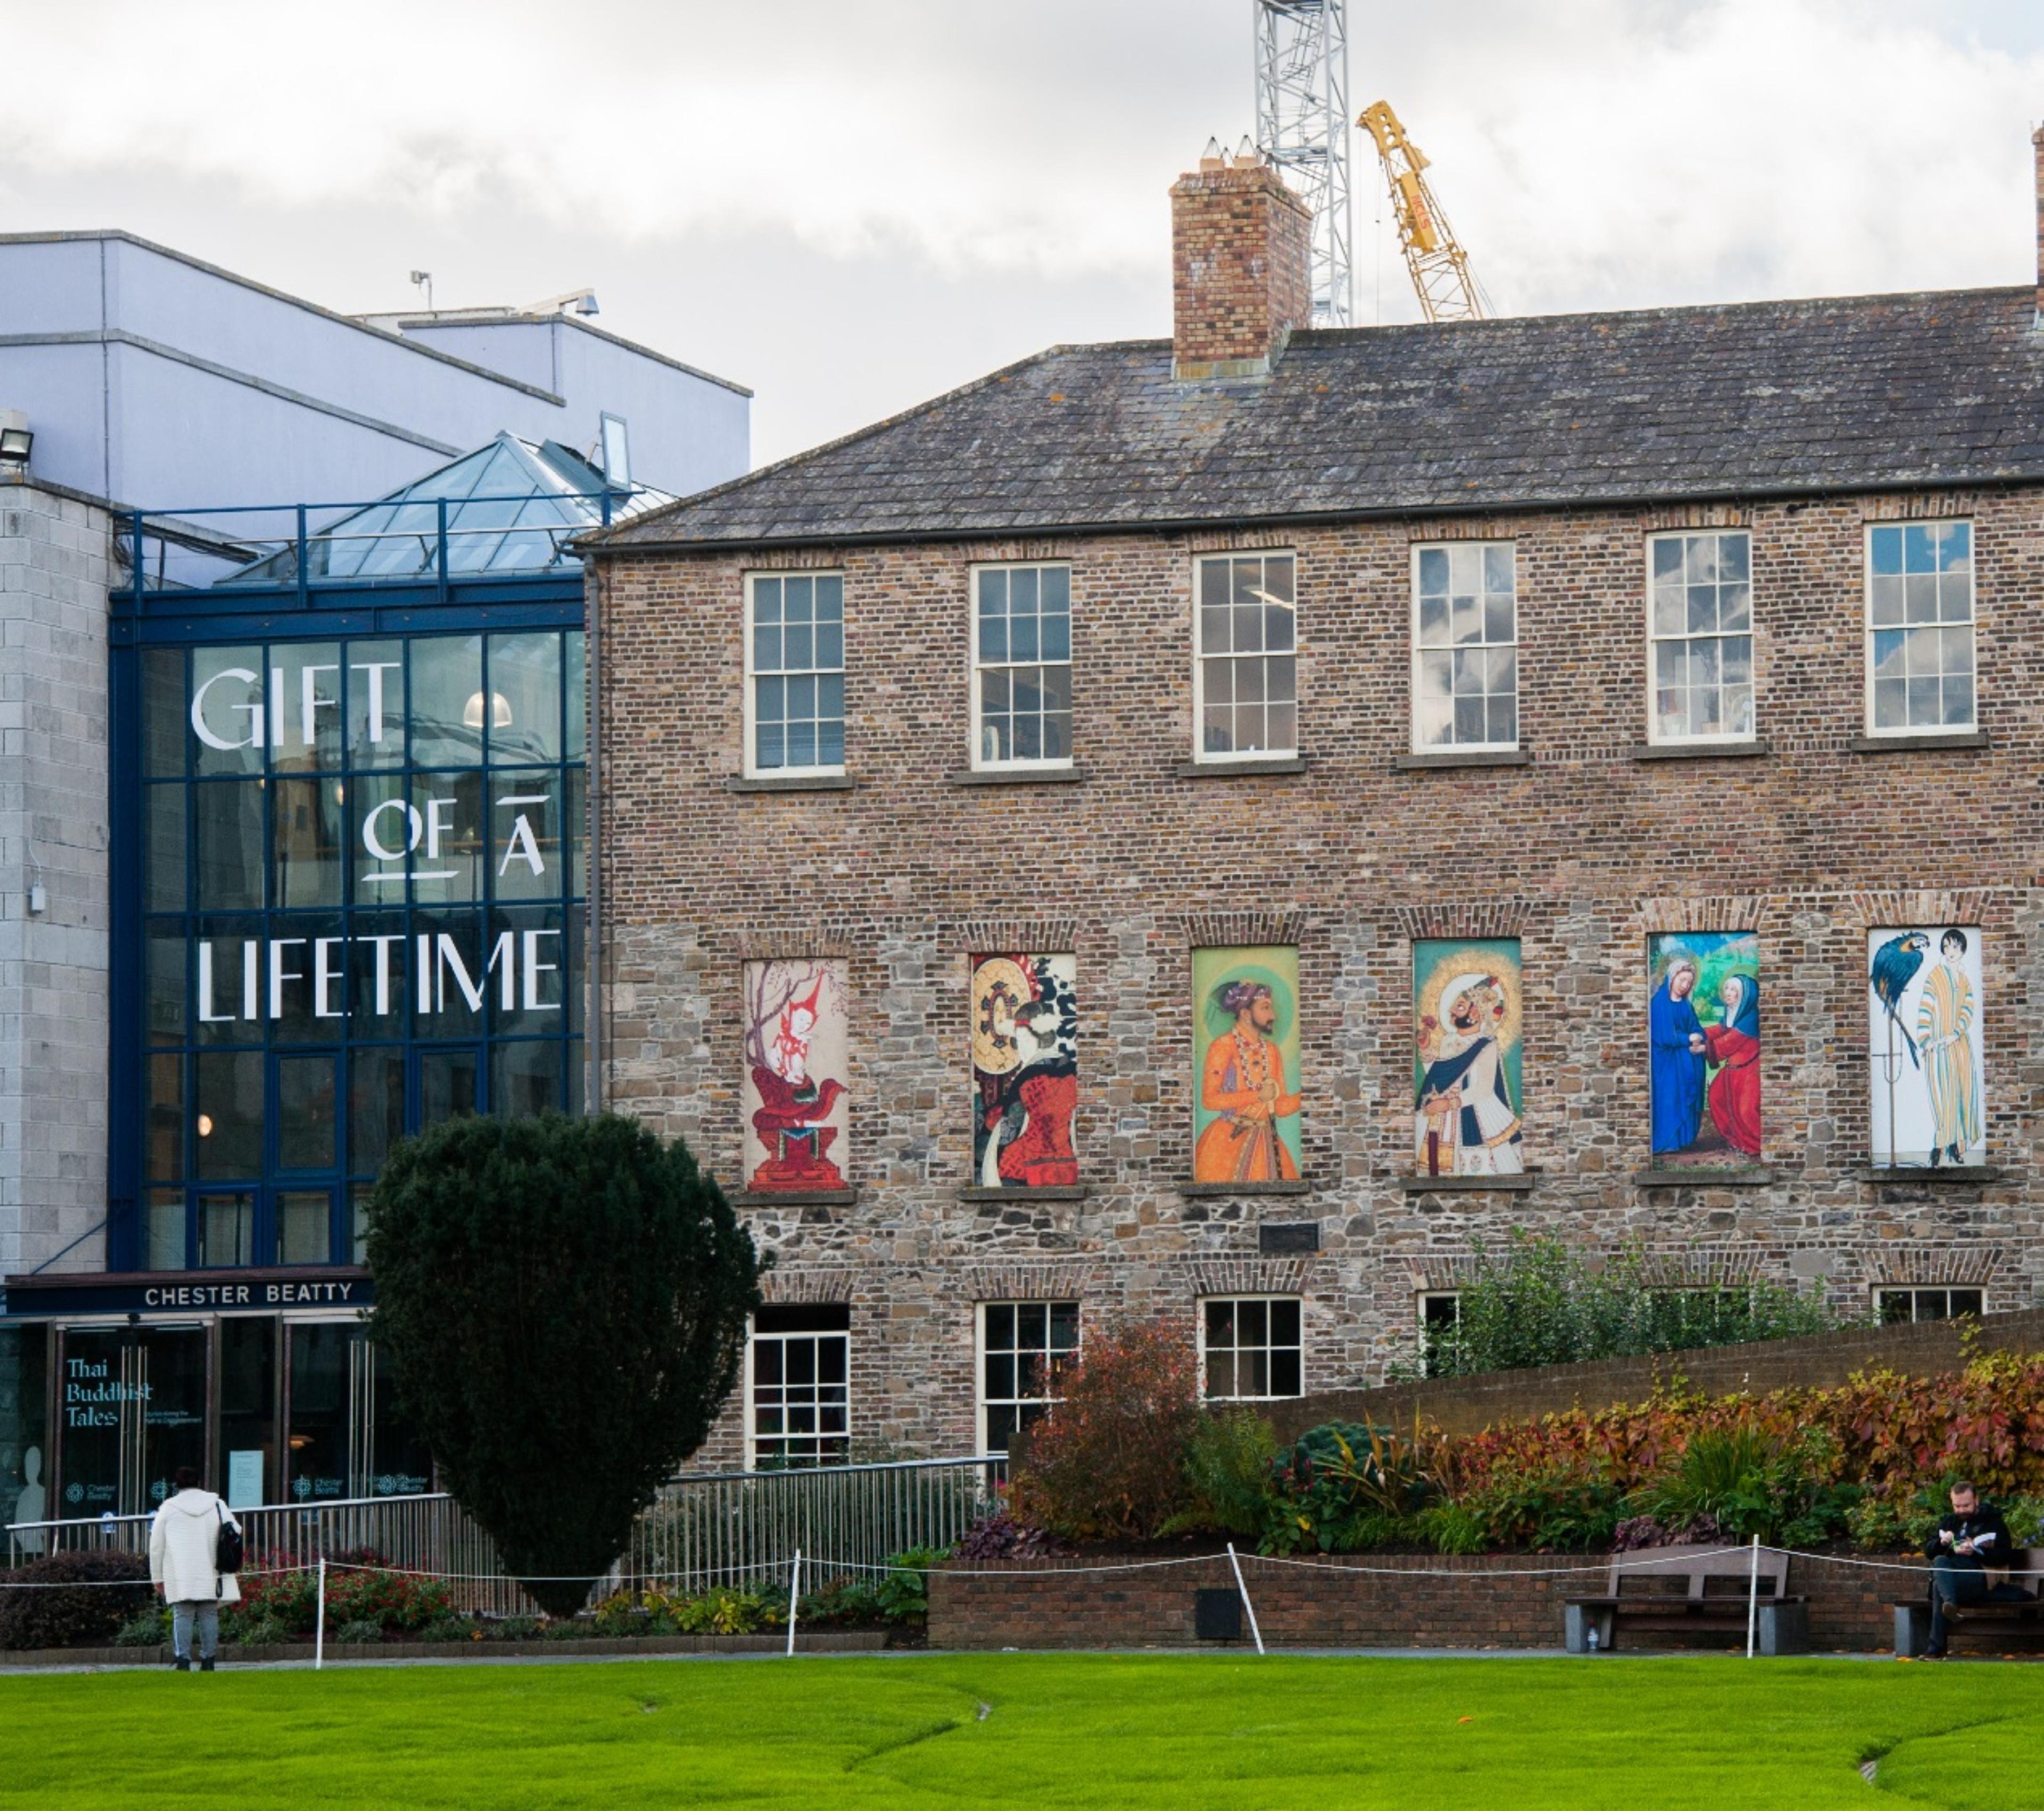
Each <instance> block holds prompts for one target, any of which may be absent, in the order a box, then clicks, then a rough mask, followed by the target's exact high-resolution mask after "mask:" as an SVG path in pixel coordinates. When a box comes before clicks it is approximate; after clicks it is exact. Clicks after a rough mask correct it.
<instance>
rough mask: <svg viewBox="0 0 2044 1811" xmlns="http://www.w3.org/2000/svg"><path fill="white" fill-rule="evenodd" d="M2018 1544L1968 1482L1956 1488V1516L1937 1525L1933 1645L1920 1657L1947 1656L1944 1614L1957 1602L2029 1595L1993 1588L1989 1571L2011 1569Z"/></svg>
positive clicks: (2020, 1589) (2016, 1587)
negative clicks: (2011, 1539)
mask: <svg viewBox="0 0 2044 1811" xmlns="http://www.w3.org/2000/svg"><path fill="white" fill-rule="evenodd" d="M2013 1551H2014V1543H2013V1542H2012V1541H2010V1539H2009V1537H2008V1523H2007V1522H2005V1521H2003V1520H2002V1519H2001V1511H2000V1510H1998V1509H1996V1507H1995V1506H1993V1505H1992V1503H1984V1502H1981V1500H1980V1494H1979V1492H1977V1491H1975V1490H1974V1488H1973V1486H1972V1485H1971V1484H1969V1483H1957V1484H1954V1485H1953V1487H1952V1513H1951V1514H1950V1515H1948V1516H1946V1517H1944V1518H1943V1519H1942V1520H1941V1521H1939V1522H1938V1532H1937V1533H1936V1535H1935V1536H1934V1537H1933V1538H1932V1540H1931V1544H1930V1546H1929V1548H1928V1552H1929V1553H1930V1556H1931V1644H1930V1645H1929V1646H1928V1647H1927V1648H1925V1649H1924V1650H1923V1652H1922V1653H1921V1654H1919V1656H1917V1658H1918V1659H1923V1660H1942V1659H1944V1657H1945V1633H1946V1631H1945V1609H1946V1606H1947V1605H1948V1604H1954V1603H2019V1602H2022V1601H2023V1599H2024V1598H2027V1597H2028V1596H2029V1593H2028V1592H2027V1591H2026V1590H2023V1587H2021V1586H2020V1585H2015V1584H2000V1585H1991V1584H1990V1583H1988V1567H1990V1566H1992V1567H1996V1569H1997V1570H2000V1569H2002V1568H2004V1567H2007V1566H2008V1564H2010V1560H2011V1554H2012V1552H2013Z"/></svg>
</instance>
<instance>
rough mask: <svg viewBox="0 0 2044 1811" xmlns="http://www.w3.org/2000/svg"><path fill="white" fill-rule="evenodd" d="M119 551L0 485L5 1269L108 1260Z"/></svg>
mask: <svg viewBox="0 0 2044 1811" xmlns="http://www.w3.org/2000/svg"><path fill="white" fill-rule="evenodd" d="M109 563H110V551H109V519H108V516H107V514H106V511H105V510H104V508H101V507H100V506H98V505H95V504H93V503H90V502H89V501H85V500H83V499H82V498H79V497H74V496H72V495H70V494H69V493H63V492H60V491H57V490H54V489H44V488H42V487H40V486H38V485H35V484H34V483H33V482H30V483H28V484H12V485H10V484H0V1274H4V1273H6V1272H19V1271H26V1270H31V1269H33V1268H35V1267H36V1266H37V1265H38V1264H42V1263H44V1261H45V1260H49V1259H51V1258H52V1257H57V1254H58V1253H60V1252H63V1250H64V1248H65V1247H66V1246H67V1245H70V1246H71V1247H72V1249H71V1250H70V1251H69V1252H68V1253H67V1254H66V1255H64V1256H63V1257H61V1258H60V1259H59V1260H58V1264H57V1265H56V1268H60V1269H78V1270H86V1269H94V1268H102V1267H103V1265H104V1263H105V1257H106V1253H105V1240H104V1235H103V1234H95V1233H93V1232H92V1229H93V1228H94V1226H96V1225H98V1222H100V1221H102V1219H103V1218H104V1217H105V1214H106V1134H107V1123H106V1090H107V1026H108V1022H109V997H108V989H107V979H108V976H107V947H108V946H107V935H108V911H109V878H108V871H107V843H108V823H107V779H106V759H107V737H106V724H107V697H106V593H107V586H108V584H109ZM37 885H40V886H41V887H42V888H43V889H44V900H45V904H44V909H43V910H42V911H40V912H31V911H30V910H29V903H30V901H29V895H30V889H31V888H33V887H34V886H37ZM85 1234H90V1236H89V1237H84V1238H83V1242H80V1243H77V1244H75V1245H74V1244H73V1241H78V1240H79V1239H80V1237H81V1235H85Z"/></svg>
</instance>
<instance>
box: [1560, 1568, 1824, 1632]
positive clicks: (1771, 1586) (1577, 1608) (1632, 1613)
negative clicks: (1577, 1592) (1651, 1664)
mask: <svg viewBox="0 0 2044 1811" xmlns="http://www.w3.org/2000/svg"><path fill="white" fill-rule="evenodd" d="M1752 1579H1753V1556H1752V1554H1751V1553H1750V1552H1746V1551H1743V1550H1740V1551H1730V1552H1727V1551H1726V1550H1724V1549H1722V1548H1716V1549H1713V1548H1708V1547H1704V1548H1686V1549H1685V1548H1681V1547H1668V1548H1650V1549H1649V1550H1648V1551H1646V1552H1634V1553H1626V1554H1622V1555H1620V1556H1619V1557H1618V1558H1617V1559H1616V1560H1613V1562H1612V1568H1611V1571H1610V1574H1609V1575H1608V1577H1607V1579H1606V1580H1605V1583H1604V1594H1603V1595H1602V1596H1601V1597H1585V1598H1568V1599H1566V1602H1565V1603H1564V1605H1563V1613H1564V1615H1565V1617H1566V1639H1567V1642H1568V1648H1569V1652H1570V1653H1572V1654H1587V1653H1590V1652H1595V1651H1597V1650H1604V1649H1609V1648H1614V1647H1616V1645H1617V1644H1618V1635H1619V1630H1620V1629H1642V1630H1650V1631H1652V1632H1654V1633H1659V1634H1666V1633H1689V1632H1690V1631H1692V1630H1695V1629H1709V1630H1712V1631H1727V1632H1730V1633H1734V1634H1736V1635H1739V1636H1742V1637H1743V1636H1744V1635H1745V1633H1746V1602H1747V1596H1748V1593H1749V1591H1750V1589H1751V1587H1752ZM1787 1582H1788V1558H1787V1556H1785V1555H1784V1554H1781V1553H1771V1552H1766V1551H1765V1550H1764V1549H1763V1550H1762V1553H1761V1556H1760V1585H1759V1605H1758V1614H1757V1615H1756V1617H1755V1618H1754V1624H1755V1627H1754V1639H1755V1643H1756V1646H1757V1648H1758V1652H1761V1653H1763V1654H1807V1653H1808V1652H1809V1651H1810V1600H1809V1599H1808V1598H1807V1597H1790V1596H1789V1595H1788V1594H1787V1592H1786V1590H1785V1588H1784V1587H1785V1585H1786V1583H1787ZM1593 1631H1594V1633H1595V1634H1596V1649H1593V1648H1592V1647H1591V1645H1590V1636H1591V1634H1592V1633H1593Z"/></svg>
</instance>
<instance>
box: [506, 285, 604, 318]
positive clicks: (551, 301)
mask: <svg viewBox="0 0 2044 1811" xmlns="http://www.w3.org/2000/svg"><path fill="white" fill-rule="evenodd" d="M567 309H573V310H574V312H575V313H577V314H578V315H580V316H582V317H583V319H584V320H586V319H587V318H588V317H590V315H593V314H600V313H601V312H602V310H601V309H599V308H597V305H596V291H595V290H562V291H561V293H560V294H559V295H557V296H548V297H546V299H545V300H544V301H536V302H533V303H532V304H531V305H529V306H528V307H525V308H522V309H520V310H519V311H518V312H519V313H521V314H559V313H563V312H564V311H566V310H567Z"/></svg>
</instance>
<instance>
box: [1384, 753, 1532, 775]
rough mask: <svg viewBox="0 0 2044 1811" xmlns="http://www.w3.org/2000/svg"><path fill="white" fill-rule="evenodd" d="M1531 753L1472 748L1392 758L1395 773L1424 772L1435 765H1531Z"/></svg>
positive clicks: (1401, 755)
mask: <svg viewBox="0 0 2044 1811" xmlns="http://www.w3.org/2000/svg"><path fill="white" fill-rule="evenodd" d="M1391 765H1392V769H1393V772H1395V773H1425V772H1427V770H1428V769H1431V768H1435V767H1531V765H1533V757H1532V755H1531V753H1530V752H1529V751H1528V750H1525V749H1523V748H1472V749H1469V750H1465V751H1463V752H1462V753H1460V754H1456V753H1453V752H1447V753H1443V754H1400V755H1396V756H1394V757H1393V759H1392V762H1391Z"/></svg>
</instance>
